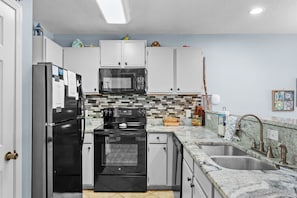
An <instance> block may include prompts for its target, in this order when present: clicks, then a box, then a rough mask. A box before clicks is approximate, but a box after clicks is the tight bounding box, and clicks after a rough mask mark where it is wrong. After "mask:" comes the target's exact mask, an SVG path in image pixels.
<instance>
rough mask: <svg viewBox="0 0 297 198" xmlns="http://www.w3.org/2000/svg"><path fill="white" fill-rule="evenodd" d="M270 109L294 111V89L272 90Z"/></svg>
mask: <svg viewBox="0 0 297 198" xmlns="http://www.w3.org/2000/svg"><path fill="white" fill-rule="evenodd" d="M272 111H294V91H293V90H272Z"/></svg>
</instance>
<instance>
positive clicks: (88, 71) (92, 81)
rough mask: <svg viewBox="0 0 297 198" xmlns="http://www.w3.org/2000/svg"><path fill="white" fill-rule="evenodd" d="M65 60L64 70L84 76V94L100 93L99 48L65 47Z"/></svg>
mask: <svg viewBox="0 0 297 198" xmlns="http://www.w3.org/2000/svg"><path fill="white" fill-rule="evenodd" d="M63 58H64V68H66V69H69V70H71V71H73V72H75V73H78V74H81V75H82V86H83V91H84V92H86V93H92V92H93V93H95V92H98V69H99V65H100V48H99V47H83V48H72V47H65V48H64V56H63Z"/></svg>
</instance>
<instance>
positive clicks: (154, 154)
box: [148, 144, 167, 186]
mask: <svg viewBox="0 0 297 198" xmlns="http://www.w3.org/2000/svg"><path fill="white" fill-rule="evenodd" d="M148 157H149V160H148V185H149V186H161V185H162V186H165V185H167V144H149V156H148Z"/></svg>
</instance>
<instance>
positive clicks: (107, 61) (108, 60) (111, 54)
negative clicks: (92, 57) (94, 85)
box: [100, 40, 122, 67]
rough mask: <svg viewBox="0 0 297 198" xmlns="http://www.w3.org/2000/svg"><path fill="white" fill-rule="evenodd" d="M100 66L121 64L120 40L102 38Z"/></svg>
mask: <svg viewBox="0 0 297 198" xmlns="http://www.w3.org/2000/svg"><path fill="white" fill-rule="evenodd" d="M100 47H101V66H102V67H120V66H121V64H122V41H117V40H114V41H113V40H103V41H100Z"/></svg>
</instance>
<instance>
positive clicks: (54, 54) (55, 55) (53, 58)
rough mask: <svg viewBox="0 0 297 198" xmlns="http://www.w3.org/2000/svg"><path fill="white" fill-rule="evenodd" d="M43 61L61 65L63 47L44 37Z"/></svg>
mask: <svg viewBox="0 0 297 198" xmlns="http://www.w3.org/2000/svg"><path fill="white" fill-rule="evenodd" d="M44 42H45V62H52V63H53V64H55V65H57V66H60V67H63V47H61V46H60V45H58V44H57V43H55V42H54V41H52V40H50V39H49V38H46V37H45V41H44Z"/></svg>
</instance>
